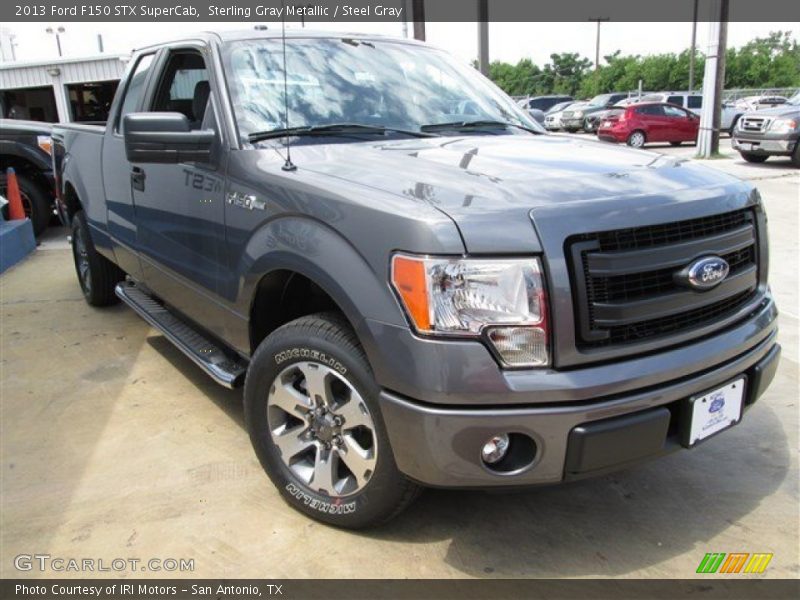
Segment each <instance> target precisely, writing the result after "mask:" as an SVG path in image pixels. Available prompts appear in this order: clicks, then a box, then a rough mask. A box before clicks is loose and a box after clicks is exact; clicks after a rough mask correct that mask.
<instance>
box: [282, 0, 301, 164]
mask: <svg viewBox="0 0 800 600" xmlns="http://www.w3.org/2000/svg"><path fill="white" fill-rule="evenodd" d="M281 43H282V44H283V127H284V129H286V130H287V134H286V138H285V139H286V142H285V144H286V162H284V163H283V166H282V167H281V168H282V169H283V170H284V171H296V170H297V165H295V164H294V163H293V162H292V144H291V142H290V141H289V134H288V129H289V83H288V75H287V73H286V7H285V6H284V3H283V0H281Z"/></svg>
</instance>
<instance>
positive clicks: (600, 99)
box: [589, 94, 611, 106]
mask: <svg viewBox="0 0 800 600" xmlns="http://www.w3.org/2000/svg"><path fill="white" fill-rule="evenodd" d="M610 100H611V94H601V95H599V96H595V97H594V98H592V99H591V100H589V106H605V105H606V104H608V102H609V101H610Z"/></svg>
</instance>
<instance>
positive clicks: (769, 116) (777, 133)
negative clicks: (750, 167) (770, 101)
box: [732, 92, 800, 167]
mask: <svg viewBox="0 0 800 600" xmlns="http://www.w3.org/2000/svg"><path fill="white" fill-rule="evenodd" d="M732 135H733V148H734V150H738V151H739V154H740V155H741V156H742V158H743V159H745V160H746V161H747V162H751V163H762V162H764V161H765V160H767V159H768V158H769V157H770V156H788V157H789V160H790V161H791V162H792V165H794V166H795V167H800V92H798V93H796V94H795V95H794V96H792V97H791V98H790V99H789V100H787V101H786V102H785V103H783V104H781V105H779V106H775V107H773V108H765V109H762V110H757V111H753V112H748V113H745V114H744V115H742V117H741V118H740V119H739V120H738V121H737V122H736V127H734V129H733V134H732Z"/></svg>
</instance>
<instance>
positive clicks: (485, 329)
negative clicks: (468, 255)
mask: <svg viewBox="0 0 800 600" xmlns="http://www.w3.org/2000/svg"><path fill="white" fill-rule="evenodd" d="M391 279H392V285H393V287H394V289H395V290H396V291H397V294H398V295H399V297H400V300H401V301H402V304H403V307H404V308H405V310H406V313H407V315H408V317H409V319H410V321H411V323H412V324H413V325H414V328H415V329H416V331H417V332H418V333H421V334H427V335H443V336H462V337H475V338H478V337H482V338H483V339H484V340H485V341H486V342H487V343H488V344H490V345H491V346H492V347H493V348H494V350H495V351H496V352H497V354H498V355H499V356H500V358H501V359H502V361H503V362H504V363H505V364H506V365H508V366H513V367H521V366H528V367H531V366H545V365H547V364H548V363H549V353H548V345H547V340H548V330H547V329H548V327H547V303H546V293H545V287H544V277H543V274H542V268H541V263H540V261H539V260H538V259H536V258H528V259H507V260H500V259H457V258H453V259H448V258H427V257H416V256H408V255H404V254H397V255H395V256H394V257H393V258H392V274H391Z"/></svg>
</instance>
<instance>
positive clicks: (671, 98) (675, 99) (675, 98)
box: [667, 96, 683, 106]
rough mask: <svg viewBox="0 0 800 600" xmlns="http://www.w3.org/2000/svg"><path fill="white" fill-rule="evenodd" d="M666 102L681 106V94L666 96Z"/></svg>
mask: <svg viewBox="0 0 800 600" xmlns="http://www.w3.org/2000/svg"><path fill="white" fill-rule="evenodd" d="M667 102H669V103H670V104H677V105H678V106H683V96H667Z"/></svg>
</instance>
